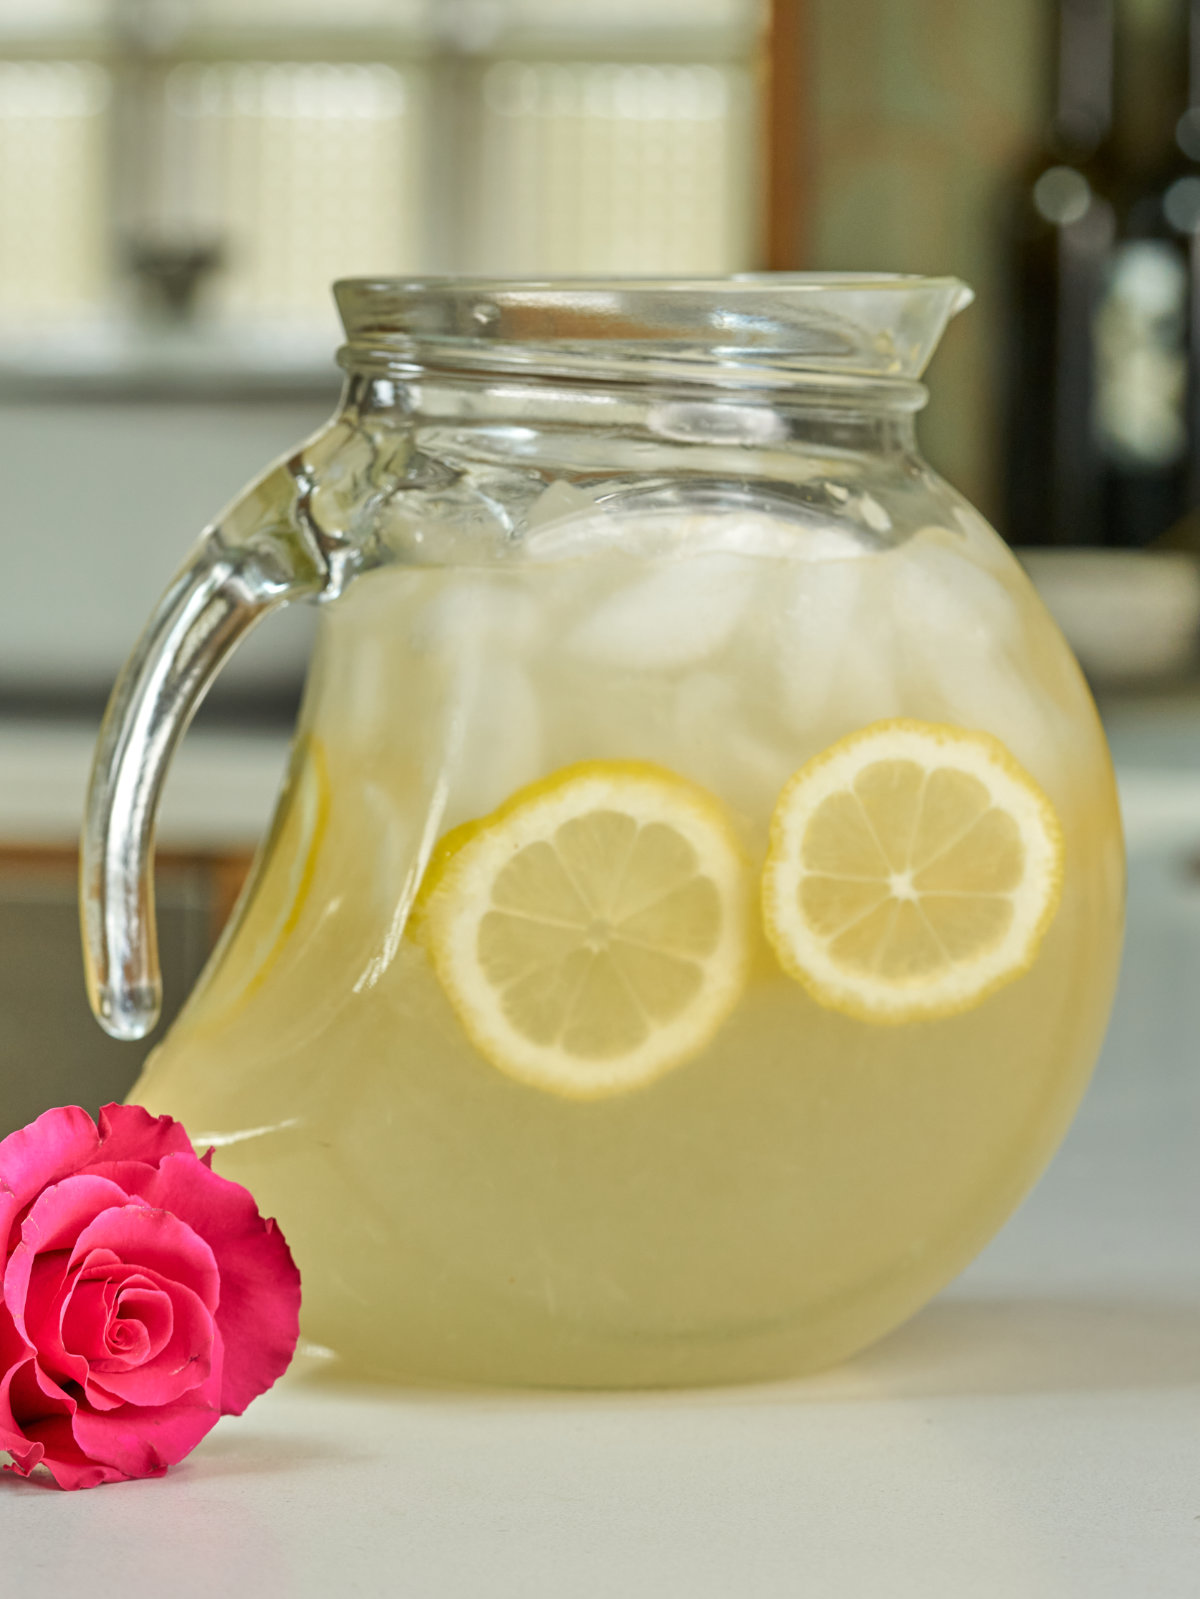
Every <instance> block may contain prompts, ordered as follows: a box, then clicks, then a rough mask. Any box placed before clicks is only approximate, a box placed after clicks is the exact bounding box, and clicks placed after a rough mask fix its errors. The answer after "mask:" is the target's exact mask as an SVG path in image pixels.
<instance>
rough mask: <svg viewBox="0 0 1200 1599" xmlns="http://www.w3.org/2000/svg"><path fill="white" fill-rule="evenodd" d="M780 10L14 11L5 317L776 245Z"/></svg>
mask: <svg viewBox="0 0 1200 1599" xmlns="http://www.w3.org/2000/svg"><path fill="white" fill-rule="evenodd" d="M762 10H763V8H762V0H338V3H337V4H336V5H334V4H331V3H329V0H25V3H22V0H7V4H6V5H5V6H4V7H3V10H2V11H0V215H2V216H3V218H4V226H3V228H2V229H0V319H2V320H3V321H5V322H6V323H8V324H9V325H10V326H11V325H12V324H13V323H18V324H20V325H21V326H22V327H23V328H24V329H26V330H28V329H29V328H30V327H31V326H36V325H38V324H39V323H44V324H46V325H52V326H54V327H56V328H60V329H61V327H62V326H63V324H64V321H65V320H69V319H71V318H75V319H83V320H87V319H91V320H93V321H95V320H97V319H102V318H103V317H105V316H109V315H111V313H112V312H113V311H114V309H116V308H118V307H119V306H121V305H122V304H123V303H129V302H130V299H131V288H130V285H131V281H141V282H142V285H143V289H147V288H148V289H149V290H158V291H164V292H166V298H167V302H169V303H171V304H174V305H175V306H176V307H177V308H179V307H182V306H185V305H186V304H187V303H188V302H189V300H190V299H191V298H192V291H193V290H195V293H196V296H197V299H196V303H197V304H198V305H202V306H203V308H204V311H205V314H206V315H207V316H209V317H212V318H215V319H219V320H221V321H223V322H225V323H228V324H237V323H239V322H241V323H247V322H254V323H255V324H257V325H262V324H264V323H277V324H279V325H281V326H284V325H287V326H294V327H297V328H300V327H305V328H308V329H309V330H313V329H315V328H317V327H318V326H319V327H320V329H321V332H322V333H326V332H327V331H328V329H329V325H330V319H331V316H332V312H331V309H330V300H329V292H328V286H329V282H330V280H331V279H333V278H334V277H338V276H344V275H353V274H367V273H389V274H394V273H403V274H409V273H411V274H417V273H424V272H443V271H458V272H472V273H478V274H487V273H504V274H538V273H556V274H571V273H587V272H681V273H688V272H696V273H699V272H725V271H734V270H738V269H741V268H746V267H751V266H753V265H755V264H756V260H757V255H758V230H759V218H758V216H757V214H756V210H755V196H756V194H757V192H758V189H759V187H760V185H759V183H758V181H757V180H758V174H759V169H760V166H761V156H760V152H759V132H758V122H759V112H758V105H757V87H756V86H757V82H758V60H757V57H758V51H759V49H760V33H761V27H762V22H763V15H762Z"/></svg>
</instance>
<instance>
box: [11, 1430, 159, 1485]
mask: <svg viewBox="0 0 1200 1599" xmlns="http://www.w3.org/2000/svg"><path fill="white" fill-rule="evenodd" d="M34 1430H35V1432H36V1435H37V1436H36V1438H35V1439H34V1440H32V1442H31V1446H30V1455H27V1456H26V1458H25V1460H24V1461H23V1462H18V1461H17V1460H16V1458H15V1456H14V1459H13V1465H12V1467H11V1469H12V1470H13V1471H16V1472H17V1473H19V1475H21V1476H22V1477H27V1476H28V1475H29V1473H30V1472H31V1471H32V1470H33V1468H34V1466H37V1465H41V1466H45V1467H46V1469H47V1470H48V1471H49V1473H50V1475H51V1476H52V1477H53V1478H54V1481H55V1483H56V1484H57V1486H58V1487H59V1488H98V1487H99V1486H100V1484H101V1483H104V1482H128V1481H129V1480H130V1479H129V1474H128V1473H127V1472H124V1471H118V1469H117V1468H116V1466H106V1465H102V1464H101V1463H100V1462H99V1461H96V1460H90V1459H89V1458H88V1456H87V1455H85V1454H84V1452H83V1450H82V1449H81V1448H80V1447H79V1445H78V1444H77V1443H76V1442H75V1435H74V1434H73V1433H72V1431H71V1418H70V1416H52V1417H49V1418H48V1419H47V1420H45V1421H39V1422H37V1423H36V1424H35V1429H34ZM166 1469H167V1468H166V1466H161V1467H159V1468H158V1469H157V1470H154V1471H148V1472H146V1473H145V1474H144V1475H146V1476H147V1477H161V1476H162V1474H163V1472H164V1471H165V1470H166Z"/></svg>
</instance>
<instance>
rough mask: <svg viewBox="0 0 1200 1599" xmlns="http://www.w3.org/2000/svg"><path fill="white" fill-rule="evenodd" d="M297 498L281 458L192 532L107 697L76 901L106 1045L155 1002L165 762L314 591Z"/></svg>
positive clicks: (301, 499) (295, 464)
mask: <svg viewBox="0 0 1200 1599" xmlns="http://www.w3.org/2000/svg"><path fill="white" fill-rule="evenodd" d="M310 490H311V484H310V483H306V481H305V476H304V473H303V470H302V463H301V460H300V458H299V457H294V458H293V460H292V461H290V462H287V463H281V464H280V465H278V466H276V467H275V468H274V469H273V470H272V471H270V472H268V473H267V474H266V476H265V477H263V478H261V479H259V481H258V482H257V483H256V484H254V485H253V486H252V487H251V488H250V489H249V490H247V492H246V493H245V494H243V495H242V497H241V498H240V499H239V500H237V501H236V502H235V503H234V505H233V506H232V507H231V508H230V510H229V511H228V512H227V513H226V514H225V516H224V517H223V518H222V519H221V521H220V522H219V523H217V524H215V525H214V526H213V527H211V528H209V529H208V530H207V531H206V532H205V533H204V534H203V536H202V537H201V539H200V542H199V544H198V545H197V546H196V548H195V550H194V551H193V555H192V559H191V560H190V561H189V562H188V564H187V565H186V566H185V567H184V568H183V570H182V571H181V572H180V573H179V574H178V576H177V577H176V578H175V580H174V582H173V583H172V584H171V585H170V587H169V588H168V589H167V591H166V593H165V594H164V595H163V597H162V599H161V600H160V602H159V604H158V608H157V610H156V611H155V613H154V615H153V616H152V617H151V619H150V622H149V624H148V625H147V627H146V629H145V631H144V632H143V634H142V636H141V638H140V640H139V641H138V643H137V645H136V646H135V648H134V651H133V654H132V655H131V656H130V658H129V660H128V662H127V663H126V665H125V667H124V669H123V670H122V672H121V674H120V676H119V677H118V679H117V682H116V685H115V687H114V688H113V692H112V697H111V698H110V700H109V703H108V709H107V710H106V712H105V715H104V722H103V724H102V726H101V730H100V737H99V742H98V744H97V748H96V756H95V760H94V762H93V765H92V774H91V779H90V782H89V786H88V796H87V805H86V810H85V816H84V826H83V838H82V842H81V848H80V884H79V897H80V913H81V919H82V924H83V927H82V930H83V946H84V972H85V978H86V982H87V991H88V999H89V1001H90V1003H91V1007H92V1010H93V1011H94V1012H95V1015H96V1019H97V1020H98V1021H99V1023H100V1025H101V1026H102V1027H103V1028H104V1030H105V1031H106V1032H108V1033H111V1034H112V1036H113V1037H114V1038H122V1039H134V1038H143V1037H144V1036H145V1035H146V1034H147V1033H148V1032H149V1031H150V1030H151V1028H152V1027H153V1026H154V1024H155V1022H156V1021H157V1020H158V1015H159V1010H160V1008H161V1004H162V978H161V975H160V972H159V964H158V939H157V935H156V930H155V919H154V830H155V821H156V817H157V813H158V804H159V799H160V797H161V795H162V789H163V783H164V780H165V778H166V774H167V768H168V766H169V765H170V761H171V757H172V755H173V754H174V753H175V750H176V748H177V747H178V745H179V741H180V740H181V738H182V737H183V735H184V733H185V731H186V730H187V726H188V723H189V722H190V721H191V719H192V717H193V716H194V715H195V713H196V710H197V708H198V707H199V705H200V702H201V700H202V699H203V698H204V695H205V693H206V692H207V690H208V688H209V685H210V684H211V683H212V681H213V679H214V677H215V676H216V675H217V672H218V671H219V670H220V668H221V667H222V665H223V664H224V663H225V661H226V659H227V658H228V657H229V655H230V654H231V653H232V651H233V650H234V649H235V647H236V646H237V645H238V644H239V643H240V642H241V640H242V639H243V638H245V636H246V634H247V633H249V631H250V630H251V628H253V627H254V626H255V624H256V623H257V622H259V621H260V620H261V619H262V618H263V617H264V616H265V615H266V614H267V612H268V611H273V610H275V609H276V608H277V607H279V606H282V605H286V604H288V603H289V602H291V601H292V600H296V599H305V598H311V597H313V596H315V595H317V594H319V593H321V592H322V591H323V590H324V589H325V588H326V586H327V581H328V576H329V565H328V560H327V552H325V551H324V550H323V549H322V547H321V541H320V540H319V539H318V538H317V537H316V536H315V533H314V532H313V530H312V528H311V524H310V523H309V521H308V518H307V516H306V515H305V501H306V494H307V491H310Z"/></svg>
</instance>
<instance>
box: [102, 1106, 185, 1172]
mask: <svg viewBox="0 0 1200 1599" xmlns="http://www.w3.org/2000/svg"><path fill="white" fill-rule="evenodd" d="M192 1153H193V1150H192V1141H191V1139H190V1138H189V1137H188V1135H187V1133H186V1132H185V1131H184V1128H183V1125H182V1123H180V1122H177V1121H175V1120H174V1118H173V1117H171V1116H152V1115H151V1114H150V1112H149V1111H148V1110H143V1109H142V1107H141V1106H140V1105H105V1106H104V1107H103V1108H102V1110H101V1112H100V1148H99V1150H98V1152H97V1155H96V1159H97V1160H102V1161H123V1160H136V1161H145V1162H146V1163H147V1164H148V1165H151V1166H157V1165H158V1164H159V1162H160V1161H161V1160H163V1159H164V1158H165V1157H166V1156H167V1155H177V1154H184V1155H191V1154H192Z"/></svg>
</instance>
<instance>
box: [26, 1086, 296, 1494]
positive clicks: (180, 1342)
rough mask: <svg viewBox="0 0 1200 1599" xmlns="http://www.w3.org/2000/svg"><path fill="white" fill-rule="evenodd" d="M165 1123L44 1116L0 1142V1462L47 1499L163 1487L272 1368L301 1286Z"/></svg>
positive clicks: (138, 1116)
mask: <svg viewBox="0 0 1200 1599" xmlns="http://www.w3.org/2000/svg"><path fill="white" fill-rule="evenodd" d="M211 1153H212V1152H211V1151H210V1152H209V1154H208V1155H206V1156H205V1157H204V1159H202V1160H201V1159H199V1158H198V1157H197V1156H196V1154H195V1153H194V1152H193V1149H192V1146H191V1142H190V1141H189V1139H188V1136H187V1134H186V1133H185V1132H184V1130H183V1128H182V1127H181V1126H180V1124H179V1123H178V1122H177V1121H172V1119H171V1118H170V1117H169V1116H158V1117H155V1116H151V1115H150V1113H149V1112H148V1111H145V1110H142V1109H141V1108H140V1107H139V1106H137V1105H106V1106H105V1108H104V1109H103V1110H102V1111H101V1112H100V1125H99V1127H98V1128H97V1126H96V1124H95V1123H94V1122H93V1121H92V1118H91V1117H90V1116H89V1115H88V1114H87V1113H86V1111H82V1110H80V1109H79V1108H78V1107H77V1106H71V1107H68V1108H65V1109H62V1110H48V1111H47V1112H46V1114H45V1115H44V1116H39V1117H38V1119H37V1120H36V1121H35V1122H31V1123H30V1125H29V1126H28V1127H24V1128H22V1129H21V1131H20V1132H16V1133H12V1134H11V1135H10V1136H9V1137H8V1138H6V1139H4V1140H3V1142H0V1271H2V1273H3V1276H2V1278H0V1450H7V1451H8V1452H9V1453H10V1454H11V1456H12V1459H13V1465H12V1466H11V1467H9V1468H8V1469H9V1470H15V1471H18V1472H20V1473H21V1474H22V1475H23V1476H28V1475H29V1473H30V1472H31V1471H32V1470H33V1468H34V1467H35V1466H36V1465H39V1464H40V1465H44V1466H47V1467H48V1468H49V1470H50V1473H51V1475H52V1476H53V1478H54V1480H55V1482H56V1483H57V1484H58V1485H59V1487H60V1488H91V1487H94V1486H95V1485H96V1484H97V1483H101V1482H121V1481H123V1480H125V1479H127V1478H130V1477H159V1476H161V1475H162V1473H163V1472H164V1471H166V1469H167V1467H168V1466H171V1465H174V1464H175V1462H176V1461H178V1460H182V1459H183V1457H184V1456H185V1455H186V1454H187V1453H188V1452H189V1451H190V1450H192V1449H194V1448H195V1446H196V1445H197V1444H198V1443H199V1442H200V1440H201V1438H203V1437H204V1435H205V1433H207V1432H208V1431H209V1429H210V1428H211V1427H213V1426H214V1425H215V1423H216V1421H217V1419H218V1417H220V1416H223V1415H230V1414H232V1415H235V1416H236V1415H240V1414H241V1412H242V1411H243V1410H245V1408H246V1406H247V1405H248V1404H249V1403H250V1401H251V1400H252V1399H254V1398H255V1397H256V1396H257V1395H258V1394H261V1393H262V1392H263V1391H264V1389H267V1388H269V1387H270V1386H271V1384H272V1383H273V1382H274V1381H275V1379H276V1378H277V1377H279V1376H281V1375H282V1374H283V1372H284V1371H285V1370H286V1369H287V1366H288V1363H289V1362H290V1360H291V1358H292V1354H293V1351H294V1350H295V1347H296V1338H297V1336H298V1326H297V1318H298V1315H299V1310H300V1277H299V1273H298V1272H297V1271H296V1268H295V1266H294V1264H293V1263H292V1257H291V1255H290V1254H289V1253H288V1247H287V1245H286V1243H284V1240H283V1235H282V1234H281V1233H280V1231H279V1229H278V1228H277V1227H276V1226H275V1223H274V1222H273V1221H265V1220H264V1219H263V1218H262V1217H261V1216H260V1215H259V1213H258V1209H257V1207H256V1205H255V1203H254V1200H253V1199H252V1198H251V1197H250V1195H249V1194H248V1193H247V1192H246V1190H245V1189H244V1188H241V1187H239V1185H238V1184H237V1183H231V1182H229V1181H228V1180H227V1179H226V1178H224V1177H218V1175H217V1174H216V1172H214V1171H212V1170H210V1168H209V1160H210V1159H211Z"/></svg>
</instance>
